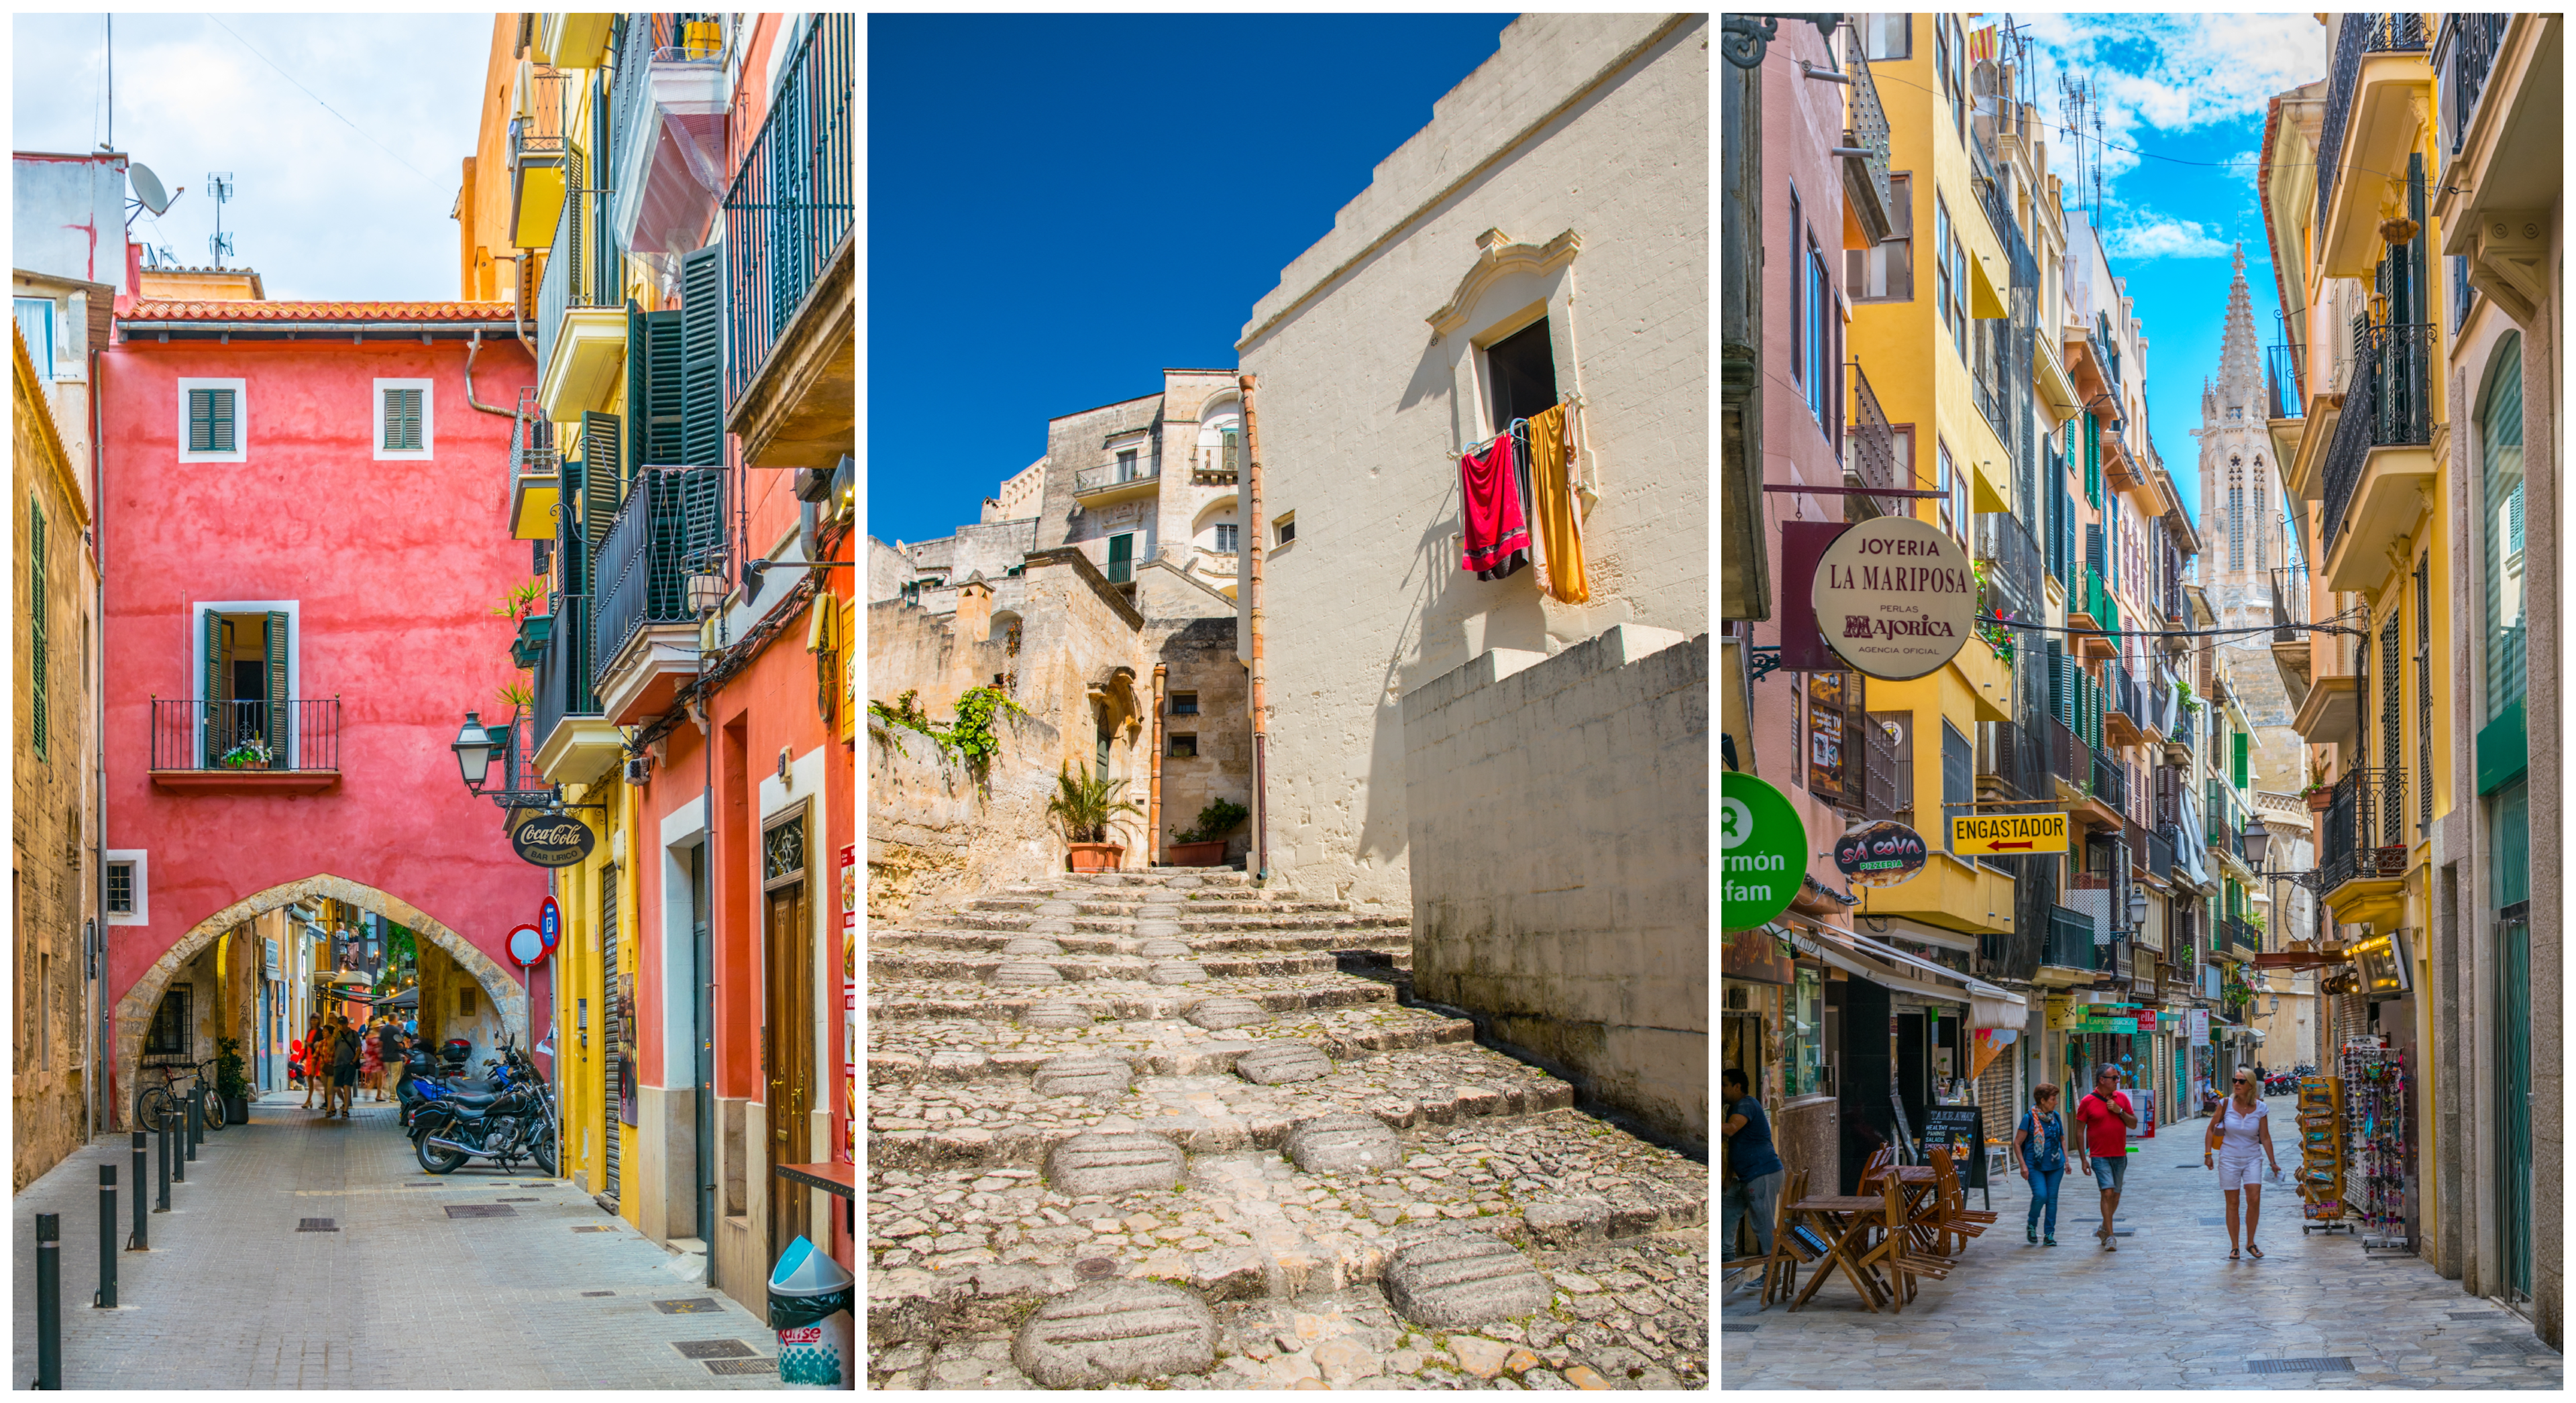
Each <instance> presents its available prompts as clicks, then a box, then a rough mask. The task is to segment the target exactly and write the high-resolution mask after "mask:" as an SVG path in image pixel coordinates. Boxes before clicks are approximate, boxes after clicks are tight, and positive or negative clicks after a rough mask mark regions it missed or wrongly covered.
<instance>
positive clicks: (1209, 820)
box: [1163, 799, 1252, 867]
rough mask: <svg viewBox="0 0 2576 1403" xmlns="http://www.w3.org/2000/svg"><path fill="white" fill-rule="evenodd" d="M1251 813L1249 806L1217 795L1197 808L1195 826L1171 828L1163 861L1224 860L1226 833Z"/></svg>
mask: <svg viewBox="0 0 2576 1403" xmlns="http://www.w3.org/2000/svg"><path fill="white" fill-rule="evenodd" d="M1250 817H1252V810H1250V809H1247V808H1245V807H1244V806H1242V805H1241V804H1238V803H1236V802H1234V801H1233V800H1232V799H1217V800H1212V801H1210V802H1209V804H1208V806H1207V807H1206V808H1203V809H1201V810H1199V821H1198V823H1197V824H1196V825H1195V826H1194V827H1190V828H1175V829H1173V830H1172V843H1171V846H1170V847H1167V848H1165V849H1163V861H1164V862H1165V863H1167V864H1169V865H1170V866H1173V867H1216V866H1220V865H1222V864H1223V863H1224V862H1225V835H1227V834H1228V833H1231V832H1233V831H1234V828H1235V825H1236V824H1239V823H1241V822H1243V821H1244V820H1245V819H1247V818H1250Z"/></svg>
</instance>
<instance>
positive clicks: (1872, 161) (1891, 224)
mask: <svg viewBox="0 0 2576 1403" xmlns="http://www.w3.org/2000/svg"><path fill="white" fill-rule="evenodd" d="M1846 76H1847V77H1849V78H1850V79H1851V84H1850V87H1849V89H1848V91H1849V93H1850V95H1851V102H1850V107H1849V113H1850V118H1851V120H1850V124H1849V128H1848V129H1847V130H1846V131H1845V132H1844V133H1843V147H1844V149H1845V150H1846V151H1847V152H1854V151H1856V152H1864V153H1866V154H1863V155H1848V154H1847V155H1845V156H1844V157H1843V158H1842V167H1843V191H1844V193H1845V194H1846V195H1848V196H1850V198H1851V205H1852V209H1853V211H1854V212H1855V213H1856V214H1858V215H1859V217H1860V225H1861V233H1862V236H1863V237H1864V238H1866V239H1868V241H1869V242H1871V243H1873V244H1875V243H1877V242H1879V241H1880V240H1882V239H1885V238H1886V237H1887V236H1888V235H1889V234H1891V233H1893V232H1895V215H1894V212H1893V211H1892V209H1891V208H1890V206H1891V205H1892V204H1893V203H1894V200H1895V197H1894V195H1893V194H1892V193H1891V191H1890V187H1889V184H1888V170H1887V163H1888V153H1889V139H1890V136H1891V135H1892V133H1891V131H1890V129H1889V127H1888V125H1887V109H1886V108H1884V107H1882V106H1881V105H1880V104H1879V101H1878V84H1877V83H1876V82H1875V81H1873V80H1872V79H1871V77H1870V72H1869V60H1868V58H1866V57H1865V56H1863V55H1862V53H1861V52H1860V48H1859V46H1857V45H1855V46H1854V47H1853V49H1852V54H1851V72H1850V73H1849V74H1847V75H1846Z"/></svg>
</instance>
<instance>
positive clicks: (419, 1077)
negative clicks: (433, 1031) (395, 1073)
mask: <svg viewBox="0 0 2576 1403" xmlns="http://www.w3.org/2000/svg"><path fill="white" fill-rule="evenodd" d="M490 1065H491V1064H488V1063H487V1064H486V1066H487V1068H488V1067H489V1066H490ZM503 1085H504V1083H503V1082H502V1081H501V1080H500V1079H499V1078H497V1077H495V1076H492V1075H490V1074H489V1073H488V1071H487V1073H486V1075H484V1076H481V1077H468V1076H466V1075H465V1074H464V1071H463V1069H462V1068H450V1067H448V1066H446V1065H445V1063H444V1062H442V1061H441V1060H440V1059H439V1057H438V1056H437V1055H436V1054H434V1053H432V1052H430V1051H429V1050H428V1049H427V1048H420V1047H415V1048H413V1049H411V1050H410V1051H409V1052H407V1053H405V1054H404V1055H403V1062H402V1074H401V1076H400V1077H399V1078H398V1079H397V1080H396V1081H395V1082H394V1102H395V1105H396V1108H397V1110H396V1116H395V1123H396V1124H397V1125H399V1126H400V1127H401V1128H402V1129H404V1130H406V1131H408V1130H410V1129H411V1124H412V1118H413V1117H414V1116H416V1115H418V1114H419V1113H420V1108H421V1107H422V1106H424V1105H427V1104H428V1103H430V1102H432V1101H439V1100H444V1099H445V1098H447V1097H448V1096H450V1095H452V1094H454V1093H456V1092H459V1091H472V1092H497V1091H499V1090H501V1089H502V1088H503Z"/></svg>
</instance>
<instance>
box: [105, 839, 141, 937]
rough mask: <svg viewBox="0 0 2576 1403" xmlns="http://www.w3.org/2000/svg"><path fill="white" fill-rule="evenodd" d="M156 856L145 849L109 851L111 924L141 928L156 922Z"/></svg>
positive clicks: (108, 919) (108, 880)
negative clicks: (154, 915)
mask: <svg viewBox="0 0 2576 1403" xmlns="http://www.w3.org/2000/svg"><path fill="white" fill-rule="evenodd" d="M151 877H152V855H151V854H150V853H148V852H146V851H145V850H144V849H142V848H109V849H108V850H107V923H108V924H109V925H111V926H139V925H145V924H148V923H150V921H151V920H152V881H151Z"/></svg>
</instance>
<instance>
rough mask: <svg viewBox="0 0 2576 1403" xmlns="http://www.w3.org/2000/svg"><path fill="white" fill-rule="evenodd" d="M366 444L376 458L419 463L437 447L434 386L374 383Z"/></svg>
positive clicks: (427, 383) (426, 383) (420, 382)
mask: <svg viewBox="0 0 2576 1403" xmlns="http://www.w3.org/2000/svg"><path fill="white" fill-rule="evenodd" d="M374 406H375V408H374V423H373V428H372V432H371V433H370V435H369V437H368V441H369V442H370V443H373V444H374V445H375V447H376V457H377V459H378V460H379V461H382V460H384V459H411V460H415V461H417V460H422V459H426V458H428V457H430V456H431V455H432V453H433V451H434V450H435V449H436V447H437V434H436V431H435V426H434V420H435V418H436V414H437V407H438V406H437V395H436V393H435V386H434V385H433V384H432V382H430V381H427V380H378V381H376V387H375V395H374Z"/></svg>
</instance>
